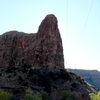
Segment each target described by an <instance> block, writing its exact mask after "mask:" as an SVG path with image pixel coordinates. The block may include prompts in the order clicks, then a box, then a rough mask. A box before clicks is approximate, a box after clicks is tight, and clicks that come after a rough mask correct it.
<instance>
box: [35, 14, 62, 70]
mask: <svg viewBox="0 0 100 100" xmlns="http://www.w3.org/2000/svg"><path fill="white" fill-rule="evenodd" d="M36 41H37V43H36V49H38V50H40V51H41V57H40V61H41V64H40V65H39V66H47V67H58V66H59V67H62V68H63V67H64V57H63V47H62V39H61V36H60V33H59V29H58V21H57V18H56V17H55V15H53V14H50V15H47V16H46V17H45V18H44V20H43V21H42V22H41V24H40V26H39V30H38V33H37V35H36ZM37 63H38V62H37Z"/></svg>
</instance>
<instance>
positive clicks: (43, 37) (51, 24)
mask: <svg viewBox="0 0 100 100" xmlns="http://www.w3.org/2000/svg"><path fill="white" fill-rule="evenodd" d="M20 64H29V65H32V66H33V67H34V68H39V67H48V68H54V67H61V68H64V57H63V47H62V40H61V36H60V33H59V29H58V22H57V18H56V17H55V16H54V15H52V14H50V15H47V16H46V17H45V18H44V20H43V21H42V22H41V24H40V26H39V30H38V32H37V33H36V34H27V33H23V32H17V31H10V32H7V33H4V34H3V35H1V36H0V66H3V67H4V66H15V65H20Z"/></svg>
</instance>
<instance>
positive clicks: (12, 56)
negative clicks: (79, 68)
mask: <svg viewBox="0 0 100 100" xmlns="http://www.w3.org/2000/svg"><path fill="white" fill-rule="evenodd" d="M0 88H1V89H4V90H6V91H8V92H10V93H12V94H13V95H14V97H15V99H14V98H13V99H12V100H22V98H23V96H24V95H25V91H26V89H28V88H30V89H31V90H32V93H37V92H39V93H42V92H46V93H47V94H48V95H49V97H50V100H65V99H64V98H63V97H62V95H61V94H62V93H64V92H68V93H73V94H74V96H71V97H73V100H89V99H90V98H89V93H90V92H96V90H95V89H94V88H93V87H92V86H91V85H89V84H88V83H87V82H85V81H84V80H83V79H81V77H79V76H78V75H76V74H74V73H72V72H68V71H66V69H65V68H64V56H63V46H62V39H61V36H60V33H59V29H58V22H57V18H56V17H55V16H54V15H52V14H51V15H47V16H46V17H45V18H44V20H43V21H42V22H41V24H40V26H39V30H38V32H37V33H35V34H33V33H31V34H27V33H23V32H17V31H10V32H6V33H4V34H3V35H1V36H0ZM16 98H17V99H16ZM66 98H67V96H66Z"/></svg>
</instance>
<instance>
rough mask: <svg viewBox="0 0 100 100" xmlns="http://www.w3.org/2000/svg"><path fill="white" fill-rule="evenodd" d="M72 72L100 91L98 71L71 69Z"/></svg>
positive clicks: (99, 74)
mask: <svg viewBox="0 0 100 100" xmlns="http://www.w3.org/2000/svg"><path fill="white" fill-rule="evenodd" d="M70 71H72V72H74V73H76V74H78V75H80V76H81V77H83V78H84V79H85V80H86V81H87V82H88V83H90V84H92V85H93V86H95V88H96V89H99V90H100V72H99V71H97V70H80V69H70Z"/></svg>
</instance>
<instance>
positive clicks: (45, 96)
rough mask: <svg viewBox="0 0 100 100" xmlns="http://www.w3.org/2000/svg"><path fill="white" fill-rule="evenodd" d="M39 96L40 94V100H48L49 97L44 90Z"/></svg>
mask: <svg viewBox="0 0 100 100" xmlns="http://www.w3.org/2000/svg"><path fill="white" fill-rule="evenodd" d="M41 96H42V100H50V97H49V95H48V94H47V93H46V92H42V93H41Z"/></svg>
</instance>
